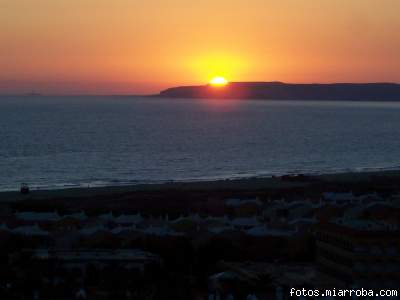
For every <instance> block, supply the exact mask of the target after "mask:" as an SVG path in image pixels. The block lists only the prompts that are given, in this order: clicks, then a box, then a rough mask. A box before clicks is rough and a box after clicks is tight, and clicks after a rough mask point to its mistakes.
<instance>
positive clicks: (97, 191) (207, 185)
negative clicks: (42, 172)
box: [0, 170, 400, 203]
mask: <svg viewBox="0 0 400 300" xmlns="http://www.w3.org/2000/svg"><path fill="white" fill-rule="evenodd" d="M398 183H400V170H396V171H376V172H348V173H337V174H325V175H313V176H307V177H306V178H303V179H301V180H296V179H294V180H290V179H287V178H286V180H285V179H282V177H266V178H244V179H234V180H214V181H194V182H169V183H163V184H140V185H131V186H108V187H93V188H67V189H59V190H34V191H31V192H30V194H29V195H21V194H20V193H19V191H15V192H0V202H3V203H4V202H17V201H21V200H28V199H32V200H40V199H43V200H46V199H47V200H48V199H66V198H68V199H74V198H76V199H82V198H85V199H89V198H98V197H102V198H109V197H111V196H115V195H118V196H120V195H129V194H138V193H147V194H148V193H156V194H160V193H163V192H167V191H168V192H182V193H185V192H190V193H192V192H202V193H204V192H210V193H211V192H218V191H231V192H238V193H240V192H246V191H263V190H264V191H265V190H279V189H290V188H306V187H308V186H311V185H312V186H315V185H335V186H341V185H342V186H351V185H353V184H358V185H363V186H366V187H368V186H377V185H379V186H380V185H387V184H390V185H397V184H398Z"/></svg>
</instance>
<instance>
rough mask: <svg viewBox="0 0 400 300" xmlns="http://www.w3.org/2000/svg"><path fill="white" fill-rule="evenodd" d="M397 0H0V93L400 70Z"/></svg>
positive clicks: (356, 78) (362, 78)
mask: <svg viewBox="0 0 400 300" xmlns="http://www.w3.org/2000/svg"><path fill="white" fill-rule="evenodd" d="M399 12H400V1H398V0H279V1H277V0H246V1H244V0H229V1H228V0H219V1H213V0H196V1H189V0H112V1H110V0H0V93H8V92H28V91H32V90H36V91H40V92H43V93H60V94H71V93H97V94H109V93H152V92H158V91H159V90H160V89H163V88H165V87H168V86H171V85H184V84H203V83H206V82H207V81H208V80H209V79H210V78H211V77H213V76H216V75H221V76H225V77H226V78H227V79H229V80H232V81H253V80H257V81H272V80H279V81H285V82H337V81H341V82H344V81H353V82H366V81H391V82H400V54H399V53H400V18H399Z"/></svg>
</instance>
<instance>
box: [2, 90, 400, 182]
mask: <svg viewBox="0 0 400 300" xmlns="http://www.w3.org/2000/svg"><path fill="white" fill-rule="evenodd" d="M399 166H400V103H375V102H317V101H308V102H307V101H306V102H304V101H240V100H189V99H188V100H184V99H183V100H178V99H175V100H173V99H156V98H141V97H50V96H49V97H0V189H1V190H10V189H17V188H18V187H19V185H20V183H21V182H27V183H28V184H30V185H31V186H33V187H40V188H44V187H46V188H61V187H72V186H87V185H88V184H89V185H91V186H96V185H100V186H101V185H119V184H132V183H141V182H158V181H165V180H189V179H190V180H193V179H196V180H200V179H214V178H234V177H249V176H267V175H272V174H284V173H292V172H302V173H314V172H335V171H346V170H357V171H362V170H369V169H391V168H399Z"/></svg>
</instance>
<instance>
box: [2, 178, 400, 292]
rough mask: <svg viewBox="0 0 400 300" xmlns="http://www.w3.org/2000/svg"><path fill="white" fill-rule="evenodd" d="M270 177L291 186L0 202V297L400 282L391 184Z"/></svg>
mask: <svg viewBox="0 0 400 300" xmlns="http://www.w3.org/2000/svg"><path fill="white" fill-rule="evenodd" d="M277 180H280V181H282V182H283V183H285V182H288V183H289V184H292V183H293V187H291V188H287V187H285V189H270V190H268V189H262V190H255V191H228V192H227V191H223V192H220V191H217V192H214V193H212V192H210V193H204V192H195V191H191V192H190V193H189V192H187V191H175V192H173V193H171V192H168V191H165V192H164V193H162V192H158V193H157V195H158V196H157V199H152V198H149V196H148V195H149V194H151V193H150V192H145V193H144V192H142V193H139V194H138V195H134V196H132V194H130V195H115V199H112V197H111V198H110V196H107V197H106V198H107V199H108V200H107V201H106V200H104V199H103V200H101V199H100V198H99V197H97V198H96V197H95V198H93V199H89V200H88V199H86V200H82V201H79V200H78V199H68V198H66V199H61V200H58V201H57V200H54V201H50V200H49V199H47V200H38V199H32V198H30V197H31V196H29V194H28V195H25V196H23V198H21V199H20V200H18V201H13V202H7V201H2V202H1V206H0V207H1V208H0V215H1V218H0V220H1V221H0V236H1V238H0V242H1V248H0V249H1V250H0V251H1V271H0V272H1V275H0V298H1V299H207V300H211V299H214V300H217V299H221V300H222V299H260V300H261V299H279V300H280V299H282V300H283V299H289V298H290V295H289V290H290V289H291V288H299V289H300V288H310V289H321V290H322V289H328V288H350V287H360V288H361V287H363V288H371V289H378V288H379V289H383V288H385V289H396V288H398V283H399V282H400V238H399V236H400V227H399V225H400V223H399V222H400V193H399V192H398V191H396V189H395V188H393V187H394V186H395V185H389V187H388V186H387V185H385V188H382V187H381V188H379V189H376V190H374V191H372V190H370V189H369V190H368V189H367V190H360V189H359V188H357V187H355V190H354V191H353V190H341V191H337V190H334V189H331V190H322V189H321V190H318V189H317V190H316V189H315V188H313V189H311V190H312V192H309V191H310V187H309V186H307V185H305V186H302V182H303V181H304V180H305V181H307V182H308V181H310V179H307V178H306V179H304V178H299V177H293V178H285V177H282V178H279V179H277ZM299 182H300V185H299ZM299 186H300V187H299ZM235 194H237V195H238V196H236V197H235V196H234V195H235ZM173 195H178V196H176V197H174V196H173ZM179 195H180V196H181V197H183V199H184V200H182V199H179V197H180V196H179ZM132 197H133V198H132ZM137 197H143V199H142V200H140V201H139V200H136V199H137ZM146 197H147V198H148V199H147V198H146ZM190 197H192V198H190ZM96 199H98V201H97V200H96ZM122 199H123V200H122ZM128 199H130V200H129V201H128ZM146 199H147V200H146ZM74 201H76V202H74ZM160 201H161V202H163V203H164V206H163V209H162V210H161V209H160V207H159V205H160V203H161V202H160ZM105 203H107V205H106V204H105ZM155 203H158V206H157V205H156V204H155ZM393 299H396V298H395V297H394V298H393Z"/></svg>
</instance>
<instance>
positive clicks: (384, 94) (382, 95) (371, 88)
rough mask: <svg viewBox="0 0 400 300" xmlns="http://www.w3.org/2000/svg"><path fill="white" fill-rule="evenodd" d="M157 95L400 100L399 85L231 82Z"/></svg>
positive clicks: (177, 96) (169, 91) (174, 89)
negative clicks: (222, 85) (219, 85)
mask: <svg viewBox="0 0 400 300" xmlns="http://www.w3.org/2000/svg"><path fill="white" fill-rule="evenodd" d="M157 96H160V97H166V98H200V99H201V98H206V99H207V98H222V99H262V100H331V101H346V100H348V101H400V84H397V83H329V84H319V83H312V84H293V83H283V82H231V83H229V84H227V85H226V86H224V87H214V86H211V85H200V86H179V87H172V88H169V89H166V90H163V91H161V92H160V94H159V95H157Z"/></svg>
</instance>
